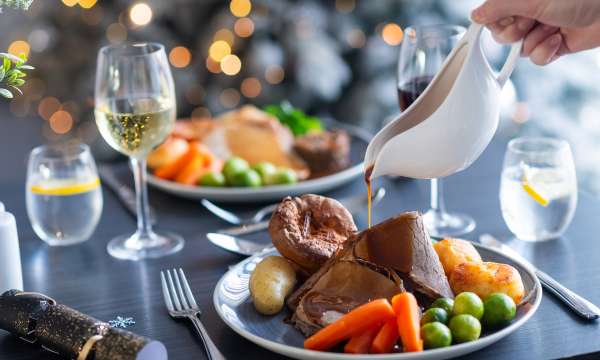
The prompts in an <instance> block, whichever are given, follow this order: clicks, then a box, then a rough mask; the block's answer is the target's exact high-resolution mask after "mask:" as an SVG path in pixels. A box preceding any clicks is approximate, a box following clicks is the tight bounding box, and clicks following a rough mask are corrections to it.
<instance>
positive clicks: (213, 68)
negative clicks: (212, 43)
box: [206, 57, 221, 74]
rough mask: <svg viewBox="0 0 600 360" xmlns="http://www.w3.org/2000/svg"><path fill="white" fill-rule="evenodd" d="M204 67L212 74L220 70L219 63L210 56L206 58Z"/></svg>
mask: <svg viewBox="0 0 600 360" xmlns="http://www.w3.org/2000/svg"><path fill="white" fill-rule="evenodd" d="M206 68H207V69H208V71H210V72H211V73H213V74H219V73H220V72H221V65H220V64H219V63H218V62H216V61H214V60H213V59H212V58H211V57H207V58H206Z"/></svg>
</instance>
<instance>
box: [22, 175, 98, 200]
mask: <svg viewBox="0 0 600 360" xmlns="http://www.w3.org/2000/svg"><path fill="white" fill-rule="evenodd" d="M98 186H100V179H99V178H94V179H91V180H86V181H81V180H78V179H56V180H45V181H43V182H39V183H36V184H35V185H31V186H30V187H29V191H31V192H32V193H33V194H38V195H54V196H67V195H75V194H81V193H85V192H88V191H91V190H94V189H95V188H97V187H98Z"/></svg>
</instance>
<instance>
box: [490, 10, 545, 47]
mask: <svg viewBox="0 0 600 360" xmlns="http://www.w3.org/2000/svg"><path fill="white" fill-rule="evenodd" d="M535 24H536V22H535V20H533V19H529V18H524V17H521V16H517V17H515V16H509V17H507V18H503V19H500V20H498V21H497V22H495V23H491V24H489V25H488V28H489V29H490V30H491V31H492V35H493V36H494V39H496V41H497V42H499V43H501V44H510V43H513V42H515V41H518V40H521V39H522V38H523V37H525V35H526V34H527V33H528V32H529V31H530V30H531V29H532V28H533V27H534V26H535Z"/></svg>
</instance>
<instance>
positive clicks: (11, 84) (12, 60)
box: [0, 1, 34, 99]
mask: <svg viewBox="0 0 600 360" xmlns="http://www.w3.org/2000/svg"><path fill="white" fill-rule="evenodd" d="M0 5H1V1H0ZM26 62H27V57H26V56H25V54H21V55H19V56H14V55H12V54H8V53H0V96H2V97H5V98H7V99H12V98H13V93H14V92H17V93H19V94H21V95H23V92H22V91H21V89H19V87H20V86H23V85H24V84H25V80H24V79H23V78H24V77H25V76H27V74H26V73H25V72H24V71H23V70H33V69H34V68H33V66H30V65H26V64H25V63H26Z"/></svg>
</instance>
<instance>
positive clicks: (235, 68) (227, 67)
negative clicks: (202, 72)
mask: <svg viewBox="0 0 600 360" xmlns="http://www.w3.org/2000/svg"><path fill="white" fill-rule="evenodd" d="M241 69H242V61H241V60H240V58H239V57H237V55H227V56H225V57H224V58H223V59H222V60H221V71H223V72H224V73H225V74H227V75H235V74H237V73H239V72H240V70H241Z"/></svg>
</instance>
